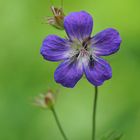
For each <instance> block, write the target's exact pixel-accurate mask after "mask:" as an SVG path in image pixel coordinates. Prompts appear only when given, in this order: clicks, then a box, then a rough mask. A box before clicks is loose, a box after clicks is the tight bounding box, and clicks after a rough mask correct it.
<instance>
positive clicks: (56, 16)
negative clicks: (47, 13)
mask: <svg viewBox="0 0 140 140" xmlns="http://www.w3.org/2000/svg"><path fill="white" fill-rule="evenodd" d="M51 11H52V13H53V17H47V23H48V24H50V25H52V26H54V27H55V28H57V29H60V30H63V29H64V17H65V14H64V12H63V9H62V8H56V7H54V6H51Z"/></svg>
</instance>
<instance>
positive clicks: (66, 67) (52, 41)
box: [41, 11, 121, 88]
mask: <svg viewBox="0 0 140 140" xmlns="http://www.w3.org/2000/svg"><path fill="white" fill-rule="evenodd" d="M64 28H65V31H66V33H67V35H68V37H69V39H63V38H60V37H58V36H56V35H49V36H47V37H46V38H45V40H44V41H43V44H42V47H41V54H42V56H43V57H44V59H46V60H50V61H62V60H63V62H62V63H61V64H60V65H59V66H58V68H57V69H56V71H55V73H54V78H55V81H56V82H57V83H60V84H61V85H63V86H65V87H70V88H73V87H74V86H75V85H76V83H77V82H78V81H79V80H80V79H81V77H82V76H83V74H85V75H86V78H87V80H88V81H89V82H90V83H92V84H93V85H95V86H100V85H102V84H103V82H104V81H105V80H108V79H110V78H111V77H112V70H111V67H110V65H109V64H108V62H106V61H105V60H103V59H102V58H101V57H100V56H107V55H110V54H113V53H115V52H117V51H118V50H119V46H120V43H121V37H120V36H119V33H118V32H117V31H116V30H115V29H112V28H108V29H106V30H103V31H102V32H100V33H98V34H97V35H95V36H94V37H91V32H92V28H93V19H92V17H91V15H90V14H88V13H87V12H85V11H80V12H73V13H70V14H69V15H68V16H66V17H65V19H64Z"/></svg>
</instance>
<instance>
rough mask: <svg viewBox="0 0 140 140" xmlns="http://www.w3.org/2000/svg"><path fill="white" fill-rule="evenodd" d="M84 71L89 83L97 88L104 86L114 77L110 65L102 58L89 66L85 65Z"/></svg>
mask: <svg viewBox="0 0 140 140" xmlns="http://www.w3.org/2000/svg"><path fill="white" fill-rule="evenodd" d="M84 71H85V75H86V77H87V79H88V81H89V82H90V83H92V84H93V85H95V86H100V85H102V84H103V82H104V81H105V80H108V79H110V78H111V77H112V70H111V67H110V65H109V64H108V63H107V62H106V61H105V60H103V59H101V58H98V59H97V60H96V61H94V62H92V63H91V62H89V64H87V65H86V64H84Z"/></svg>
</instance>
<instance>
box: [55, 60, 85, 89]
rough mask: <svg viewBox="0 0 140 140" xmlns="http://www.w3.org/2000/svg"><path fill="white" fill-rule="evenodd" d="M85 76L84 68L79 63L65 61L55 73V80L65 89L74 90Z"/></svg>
mask: <svg viewBox="0 0 140 140" xmlns="http://www.w3.org/2000/svg"><path fill="white" fill-rule="evenodd" d="M82 75H83V68H82V65H81V64H80V62H79V61H77V60H76V61H71V60H69V59H68V60H65V61H64V62H62V63H61V64H60V65H59V66H58V68H57V69H56V71H55V74H54V78H55V81H56V82H57V83H60V84H61V85H63V86H64V87H69V88H73V87H74V86H75V85H76V83H77V82H78V81H79V80H80V79H81V77H82Z"/></svg>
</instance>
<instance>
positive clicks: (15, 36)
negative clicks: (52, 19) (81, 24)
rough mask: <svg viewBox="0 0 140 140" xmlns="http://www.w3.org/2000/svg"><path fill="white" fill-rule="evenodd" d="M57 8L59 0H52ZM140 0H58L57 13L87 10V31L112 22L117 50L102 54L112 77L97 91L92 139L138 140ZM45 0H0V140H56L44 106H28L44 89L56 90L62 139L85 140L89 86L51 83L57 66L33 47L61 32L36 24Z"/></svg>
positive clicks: (88, 127) (58, 139)
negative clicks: (90, 23)
mask: <svg viewBox="0 0 140 140" xmlns="http://www.w3.org/2000/svg"><path fill="white" fill-rule="evenodd" d="M53 1H54V4H55V5H56V6H60V0H53ZM139 5H140V1H139V0H116V1H115V0H84V1H81V0H75V1H74V0H64V11H65V13H69V12H72V11H79V10H86V11H88V12H89V13H91V14H92V15H93V18H94V31H93V34H95V33H97V32H99V31H101V30H103V29H105V28H108V27H114V28H116V29H118V30H119V32H120V34H121V37H122V40H123V42H122V44H121V49H120V51H119V52H118V53H117V54H115V55H112V56H109V57H106V59H107V60H108V61H109V62H110V63H111V66H112V68H113V77H112V79H111V80H109V81H106V82H105V84H104V85H103V86H101V87H100V89H99V100H98V109H97V137H101V136H102V135H104V134H106V133H108V132H110V131H113V130H117V131H119V132H123V133H124V136H123V138H122V140H139V139H140V82H139V78H140V74H139V73H140V42H139V41H140V17H139V13H140V8H139ZM51 15H52V14H51V11H50V3H49V2H48V1H47V0H40V1H38V0H0V140H61V139H62V137H61V135H60V132H59V130H58V128H57V126H56V124H55V121H54V118H53V116H52V114H51V112H50V111H48V110H47V111H44V110H41V109H38V108H36V107H34V106H33V105H32V98H33V97H34V96H36V95H38V94H39V93H41V92H44V91H46V90H47V89H48V88H49V87H51V88H54V89H59V91H60V94H59V97H58V100H57V103H56V111H57V113H58V116H59V118H60V121H61V123H62V125H63V127H64V128H65V131H66V133H67V135H68V137H69V139H70V140H90V139H91V122H92V121H91V116H92V104H93V96H94V87H93V86H92V85H91V84H89V83H88V82H87V80H86V79H84V78H83V79H82V80H81V81H80V82H79V83H78V84H77V85H76V87H75V88H74V89H67V88H64V87H61V86H60V85H58V84H56V83H55V81H54V79H53V73H54V70H55V68H56V67H57V65H58V63H52V62H48V61H45V60H43V58H42V57H41V55H40V53H39V50H40V46H41V43H42V40H43V39H44V38H45V37H46V36H47V35H48V34H57V35H60V36H62V37H64V36H65V32H63V31H57V30H55V29H54V28H53V27H51V26H49V25H47V24H42V18H43V17H44V16H51Z"/></svg>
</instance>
